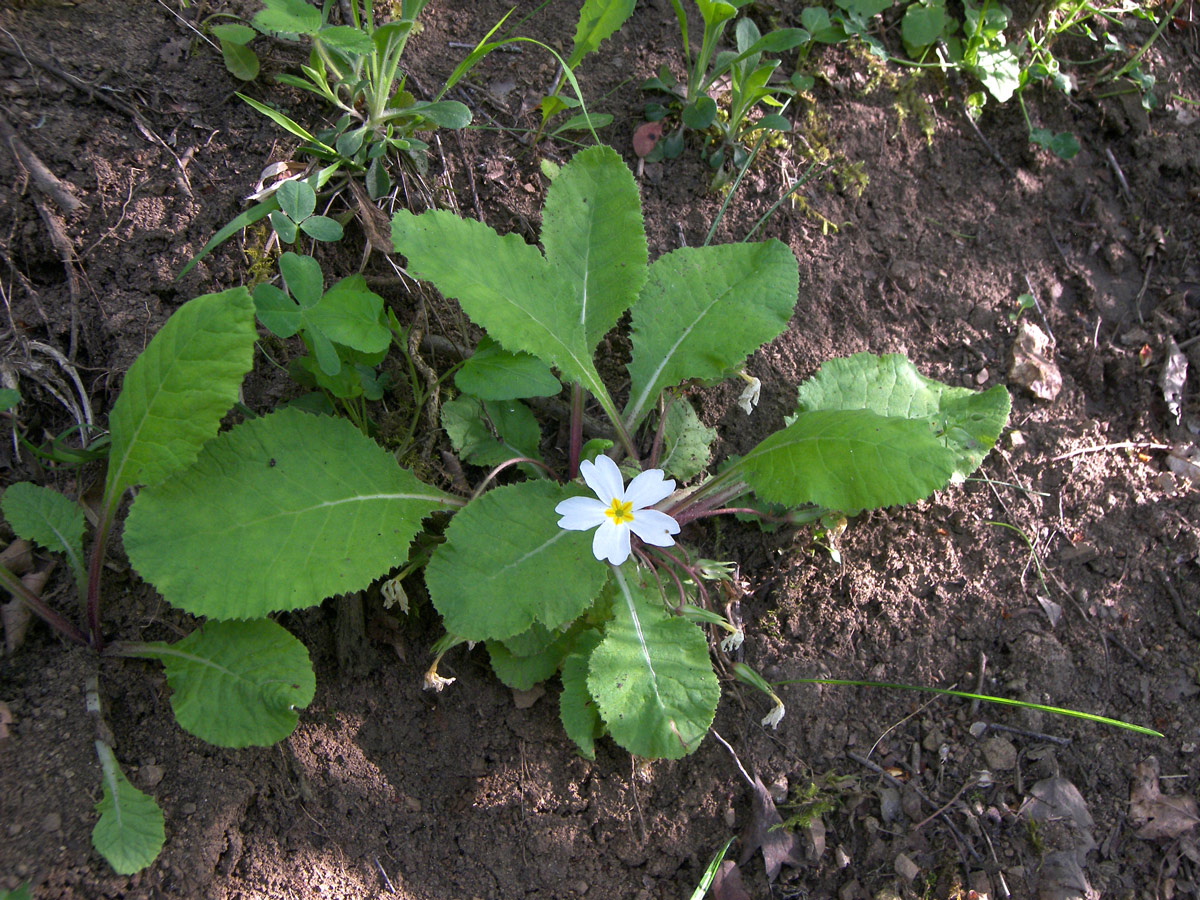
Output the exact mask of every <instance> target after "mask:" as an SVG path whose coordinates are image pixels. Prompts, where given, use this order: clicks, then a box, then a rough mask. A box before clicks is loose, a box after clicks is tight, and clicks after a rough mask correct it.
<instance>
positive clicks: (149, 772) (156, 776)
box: [139, 765, 166, 788]
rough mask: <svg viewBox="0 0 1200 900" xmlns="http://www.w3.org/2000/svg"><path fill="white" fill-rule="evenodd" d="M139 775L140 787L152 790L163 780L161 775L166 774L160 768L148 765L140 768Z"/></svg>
mask: <svg viewBox="0 0 1200 900" xmlns="http://www.w3.org/2000/svg"><path fill="white" fill-rule="evenodd" d="M139 774H140V775H141V781H142V785H143V786H144V787H148V788H152V787H155V786H156V785H157V784H158V783H159V782H160V781H162V780H163V775H165V774H166V772H165V771H164V770H163V767H162V766H155V765H149V766H142V768H141V770H140V771H139Z"/></svg>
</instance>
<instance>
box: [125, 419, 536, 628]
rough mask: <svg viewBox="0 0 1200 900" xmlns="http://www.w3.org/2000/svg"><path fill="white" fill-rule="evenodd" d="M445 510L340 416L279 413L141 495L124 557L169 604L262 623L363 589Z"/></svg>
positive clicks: (228, 436)
mask: <svg viewBox="0 0 1200 900" xmlns="http://www.w3.org/2000/svg"><path fill="white" fill-rule="evenodd" d="M450 505H451V500H450V498H448V497H447V496H446V495H445V494H443V493H442V492H441V491H439V490H437V489H436V488H433V487H429V486H428V485H425V484H422V483H421V482H420V481H418V480H417V479H416V477H415V476H414V475H413V474H412V473H411V472H408V471H407V470H405V469H402V468H400V466H398V465H397V464H396V460H395V459H394V458H393V457H392V455H391V454H390V453H388V452H387V451H386V450H384V449H383V448H382V447H380V446H379V445H378V444H376V443H375V442H374V441H372V440H371V439H370V438H367V437H365V436H364V435H363V434H362V433H361V432H360V431H359V430H358V429H357V428H355V427H354V426H353V425H351V424H350V423H349V422H348V421H346V420H345V419H333V418H329V417H325V416H311V415H308V414H307V413H303V412H300V411H299V410H297V409H284V410H280V411H278V412H274V413H272V414H270V415H268V416H264V417H262V418H259V419H252V420H250V421H248V422H245V423H243V424H241V425H238V426H236V427H235V428H233V429H231V430H230V431H227V432H225V433H223V434H222V435H220V436H219V437H218V438H216V439H215V440H213V441H211V442H210V443H209V444H208V446H206V447H205V448H204V451H203V453H201V455H200V458H199V459H198V460H197V461H196V464H195V465H194V466H193V467H192V468H190V469H188V470H187V471H185V472H183V473H181V474H180V475H179V476H178V477H176V478H173V479H171V480H170V481H168V482H165V483H163V484H161V485H158V486H157V487H154V488H150V489H147V490H144V491H142V492H141V493H140V494H139V495H138V498H137V500H136V501H135V502H134V504H133V507H132V509H131V510H130V513H129V518H128V520H127V521H126V525H125V535H124V541H125V550H126V552H127V553H128V554H129V559H130V562H131V563H132V564H133V566H134V568H135V569H137V571H138V572H139V573H140V574H141V575H142V577H143V578H145V579H146V581H148V582H150V583H151V584H153V585H154V586H155V587H156V588H157V589H158V590H159V592H160V593H161V594H162V595H163V596H164V597H165V598H166V599H167V601H168V602H169V603H171V604H173V605H175V606H177V607H179V608H181V609H185V610H187V611H188V612H190V613H193V614H194V615H201V616H208V617H210V618H214V619H242V618H257V617H260V616H264V615H266V614H267V613H269V612H271V611H273V610H281V609H299V608H301V607H305V606H312V605H313V604H315V603H319V602H321V600H323V599H324V598H326V597H329V596H332V595H334V594H341V593H345V592H347V591H355V590H360V589H362V588H365V587H366V586H367V585H368V584H370V583H371V581H373V580H374V579H375V578H378V577H379V576H380V575H382V574H383V573H385V572H387V571H388V570H389V569H392V568H394V567H396V566H398V565H401V564H403V562H404V561H405V559H406V558H407V556H408V545H409V542H410V541H411V540H412V538H413V536H414V535H415V534H416V533H417V531H418V529H419V528H420V526H421V520H422V519H423V518H424V517H425V516H427V515H428V514H429V513H430V512H432V511H433V510H436V509H445V508H447V507H448V506H450ZM552 505H553V504H552ZM518 630H519V629H518Z"/></svg>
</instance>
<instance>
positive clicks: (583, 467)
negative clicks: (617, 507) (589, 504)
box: [579, 455, 625, 506]
mask: <svg viewBox="0 0 1200 900" xmlns="http://www.w3.org/2000/svg"><path fill="white" fill-rule="evenodd" d="M579 474H580V475H582V476H583V480H584V481H585V482H586V483H587V486H588V487H590V488H591V489H592V490H593V491H595V492H596V496H597V497H599V498H600V502H601V503H603V504H604V505H605V506H608V504H610V503H612V502H613V498H615V497H620V496H623V495H624V493H625V481H624V479H622V478H621V470H620V469H618V468H617V464H616V463H615V462H613V461H612V460H611V459H609V458H608V457H607V456H604V455H600V456H597V457H596V461H595V462H594V463H592V462H588V461H587V460H586V459H585V460H584V461H583V462H581V463H580V464H579Z"/></svg>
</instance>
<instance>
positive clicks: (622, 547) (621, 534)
mask: <svg viewBox="0 0 1200 900" xmlns="http://www.w3.org/2000/svg"><path fill="white" fill-rule="evenodd" d="M592 553H594V554H595V556H596V559H607V560H608V561H609V562H610V563H612V564H613V565H614V566H619V565H620V564H621V563H623V562H625V560H627V559H629V526H628V525H614V524H613V523H612V521H606V522H605V523H604V524H603V525H601V526H600V527H599V528H597V529H596V536H595V537H594V538H592Z"/></svg>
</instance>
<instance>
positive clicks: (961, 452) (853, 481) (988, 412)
mask: <svg viewBox="0 0 1200 900" xmlns="http://www.w3.org/2000/svg"><path fill="white" fill-rule="evenodd" d="M800 406H801V412H800V414H799V415H798V416H797V417H796V419H795V421H794V422H793V423H792V424H791V425H789V426H788V427H787V428H785V429H784V430H783V431H779V432H776V433H775V434H773V435H771V436H770V437H768V438H767V439H766V440H764V441H763V442H762V443H761V444H759V445H758V446H757V447H756V448H754V449H753V450H751V451H750V452H749V453H747V454H746V456H745V457H743V459H742V460H741V462H740V463H739V465H740V466H741V468H742V469H743V471H744V473H745V477H746V481H747V482H748V483H749V484H750V486H751V487H752V488H753V489H754V490H755V492H757V493H758V494H759V496H761V497H762V498H763V499H765V500H768V501H770V502H772V503H783V504H785V505H788V506H797V505H800V504H803V503H815V504H817V505H819V506H823V507H825V508H826V509H831V510H840V511H842V512H846V513H854V512H858V511H860V510H863V509H872V508H877V507H883V506H892V505H895V504H900V503H913V502H915V501H917V500H921V499H923V498H925V497H928V496H929V495H930V494H932V493H933V492H934V491H936V490H939V489H941V488H943V487H945V486H946V485H947V484H948V483H950V482H951V481H960V480H962V479H963V478H964V477H965V476H966V475H967V474H969V473H970V472H971V471H973V470H974V469H975V468H976V467H977V466H978V465H979V463H980V462H981V461H982V459H983V457H984V456H985V455H986V454H987V451H988V450H989V449H990V448H991V447H992V446H993V445H994V444H995V441H996V439H997V437H998V436H999V434H1000V431H1001V429H1002V428H1003V427H1004V423H1005V422H1006V421H1007V420H1008V410H1009V399H1008V392H1007V391H1005V390H1004V388H1003V387H1000V386H997V387H995V388H992V389H991V390H989V391H986V392H984V393H976V392H974V391H970V390H967V389H966V388H955V387H949V386H947V385H943V384H940V383H938V382H936V381H932V380H930V379H927V378H925V377H924V376H922V375H920V374H919V373H918V372H917V371H916V369H915V368H914V367H913V366H912V364H911V363H909V362H908V360H906V359H904V357H902V356H899V355H897V354H893V355H889V356H883V357H875V356H872V355H871V354H866V353H860V354H855V355H854V356H852V357H848V358H846V359H841V360H831V361H830V362H827V363H826V364H825V365H824V366H822V367H821V370H820V372H818V374H817V376H815V377H814V378H813V379H811V380H810V381H809V382H806V383H805V384H804V385H803V386H801V389H800Z"/></svg>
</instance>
